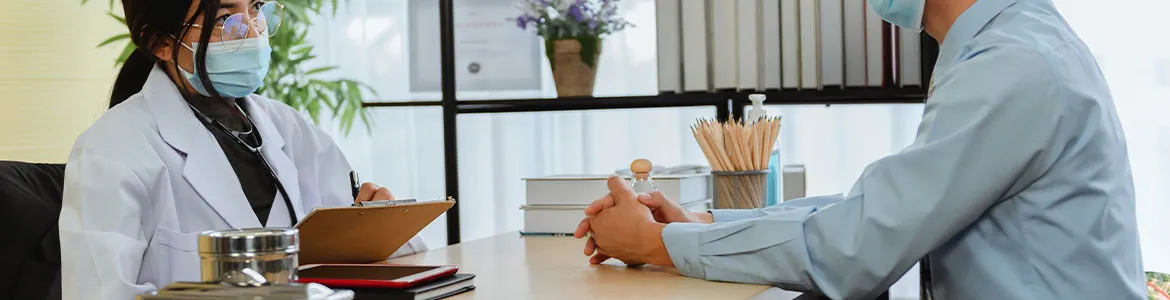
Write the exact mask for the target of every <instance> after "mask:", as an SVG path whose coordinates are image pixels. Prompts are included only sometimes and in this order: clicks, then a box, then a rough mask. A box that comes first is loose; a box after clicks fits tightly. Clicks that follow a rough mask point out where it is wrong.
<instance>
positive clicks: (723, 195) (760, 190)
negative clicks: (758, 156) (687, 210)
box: [711, 170, 769, 209]
mask: <svg viewBox="0 0 1170 300" xmlns="http://www.w3.org/2000/svg"><path fill="white" fill-rule="evenodd" d="M768 173H769V171H768V170H759V171H744V172H711V175H712V176H713V177H714V178H715V208H716V209H751V208H761V207H763V206H764V197H765V196H766V195H767V194H768Z"/></svg>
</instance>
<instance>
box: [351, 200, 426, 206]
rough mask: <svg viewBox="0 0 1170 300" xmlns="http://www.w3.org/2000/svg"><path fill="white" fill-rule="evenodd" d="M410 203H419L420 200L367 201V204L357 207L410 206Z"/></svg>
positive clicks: (359, 203) (361, 203) (360, 203)
mask: <svg viewBox="0 0 1170 300" xmlns="http://www.w3.org/2000/svg"><path fill="white" fill-rule="evenodd" d="M410 203H418V200H415V199H402V200H378V201H365V202H358V203H357V204H358V205H357V206H360V207H381V206H395V205H399V204H410Z"/></svg>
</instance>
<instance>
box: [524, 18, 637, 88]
mask: <svg viewBox="0 0 1170 300" xmlns="http://www.w3.org/2000/svg"><path fill="white" fill-rule="evenodd" d="M618 2H619V0H525V1H524V2H522V3H519V4H518V5H517V8H519V9H520V10H521V12H522V13H521V15H520V16H519V17H516V18H515V19H513V20H514V21H515V22H516V26H517V27H520V29H521V30H527V29H528V27H533V28H536V34H537V35H539V36H540V37H542V38H544V49H545V50H544V51H545V55H546V56H547V57H548V63H549V66H550V67H551V68H552V73H553V81H555V82H556V86H557V95H558V96H560V97H578V96H590V95H592V94H593V83H594V82H595V79H596V77H597V61H598V57H599V56H600V55H601V42H602V41H603V39H604V38H605V37H606V36H607V35H609V34H611V33H615V32H618V31H622V30H623V29H625V28H626V27H627V26H633V25H632V24H630V23H629V22H626V21H625V20H624V19H622V18H621V16H619V15H618V13H617V6H618Z"/></svg>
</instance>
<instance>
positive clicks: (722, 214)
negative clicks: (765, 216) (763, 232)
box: [710, 209, 759, 222]
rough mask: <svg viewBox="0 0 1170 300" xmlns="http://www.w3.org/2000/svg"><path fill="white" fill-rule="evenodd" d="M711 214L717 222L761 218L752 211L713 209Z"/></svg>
mask: <svg viewBox="0 0 1170 300" xmlns="http://www.w3.org/2000/svg"><path fill="white" fill-rule="evenodd" d="M710 212H711V218H712V219H713V220H714V221H715V222H734V221H739V220H744V219H752V218H757V217H759V214H757V213H756V211H755V210H752V209H712V210H710Z"/></svg>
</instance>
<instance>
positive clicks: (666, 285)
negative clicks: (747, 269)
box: [389, 232, 778, 299]
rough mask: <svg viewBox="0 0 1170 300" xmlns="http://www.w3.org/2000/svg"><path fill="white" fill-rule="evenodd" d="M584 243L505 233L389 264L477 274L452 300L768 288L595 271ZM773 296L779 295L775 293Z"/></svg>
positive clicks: (712, 295)
mask: <svg viewBox="0 0 1170 300" xmlns="http://www.w3.org/2000/svg"><path fill="white" fill-rule="evenodd" d="M584 247H585V241H584V240H577V239H573V238H572V237H543V236H541V237H536V236H523V237H522V236H520V234H519V233H515V232H512V233H505V234H501V235H497V236H493V237H489V238H486V239H480V240H475V241H470V242H466V243H462V244H458V245H453V246H449V247H445V248H439V249H433V250H431V251H427V252H424V253H419V254H415V255H411V256H405V257H399V258H395V259H391V260H390V261H389V262H390V263H402V264H424V265H444V264H453V265H458V266H459V272H460V273H472V274H475V275H476V276H475V286H476V288H475V291H473V292H469V293H465V294H462V295H459V296H456V297H454V298H452V299H749V298H752V297H755V296H757V295H759V294H760V293H763V292H764V291H765V290H769V288H770V287H768V286H763V285H751V284H735V283H721V282H710V281H705V280H700V279H694V278H688V277H683V276H681V275H679V274H678V271H676V270H675V269H673V268H663V267H641V268H632V269H631V268H626V267H624V266H622V264H621V263H620V262H616V261H614V260H611V261H609V262H607V263H606V264H604V265H590V264H589V259H588V257H586V256H585V255H584V254H582V253H581V252H582V251H583V249H584ZM772 291H778V290H776V289H772Z"/></svg>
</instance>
